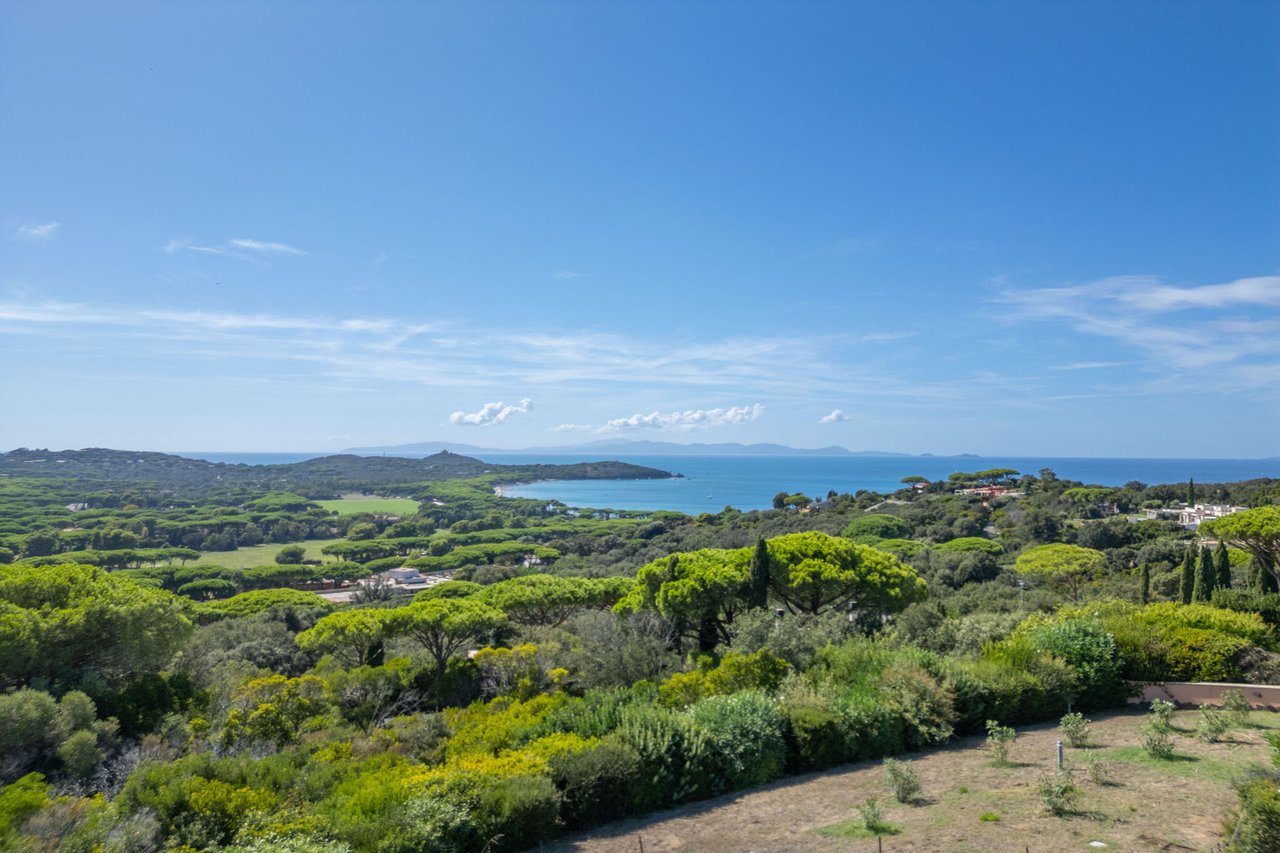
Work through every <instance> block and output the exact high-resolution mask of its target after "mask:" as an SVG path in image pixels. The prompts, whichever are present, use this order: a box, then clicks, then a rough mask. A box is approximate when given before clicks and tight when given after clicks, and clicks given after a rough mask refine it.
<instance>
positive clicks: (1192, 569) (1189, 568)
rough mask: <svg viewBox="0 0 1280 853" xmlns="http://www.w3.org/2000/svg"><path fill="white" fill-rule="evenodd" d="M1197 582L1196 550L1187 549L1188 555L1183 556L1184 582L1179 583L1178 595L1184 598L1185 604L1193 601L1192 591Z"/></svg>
mask: <svg viewBox="0 0 1280 853" xmlns="http://www.w3.org/2000/svg"><path fill="white" fill-rule="evenodd" d="M1195 584H1196V552H1195V551H1194V550H1192V549H1191V548H1188V549H1187V555H1186V556H1185V557H1183V558H1182V583H1181V584H1179V588H1178V597H1179V598H1181V599H1182V603H1183V604H1190V603H1191V593H1192V591H1193V590H1194V588H1195Z"/></svg>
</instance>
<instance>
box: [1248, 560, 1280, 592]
mask: <svg viewBox="0 0 1280 853" xmlns="http://www.w3.org/2000/svg"><path fill="white" fill-rule="evenodd" d="M1250 565H1251V566H1252V567H1253V572H1254V575H1253V584H1254V586H1255V587H1257V589H1258V592H1280V586H1278V585H1277V584H1276V576H1275V575H1273V574H1271V570H1270V569H1269V568H1268V567H1267V565H1266V563H1264V562H1262V561H1261V560H1259V559H1258V558H1257V557H1256V556H1255V557H1254V558H1253V562H1252V563H1251V564H1250Z"/></svg>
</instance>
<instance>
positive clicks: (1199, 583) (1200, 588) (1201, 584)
mask: <svg viewBox="0 0 1280 853" xmlns="http://www.w3.org/2000/svg"><path fill="white" fill-rule="evenodd" d="M1217 585H1218V576H1217V574H1216V573H1215V572H1214V570H1213V555H1212V554H1210V553H1209V549H1208V548H1202V549H1201V550H1200V559H1199V561H1198V562H1197V565H1196V578H1195V584H1194V586H1193V587H1192V589H1191V600H1192V601H1195V602H1202V601H1208V600H1209V599H1210V598H1211V597H1212V596H1213V589H1214V587H1216V586H1217Z"/></svg>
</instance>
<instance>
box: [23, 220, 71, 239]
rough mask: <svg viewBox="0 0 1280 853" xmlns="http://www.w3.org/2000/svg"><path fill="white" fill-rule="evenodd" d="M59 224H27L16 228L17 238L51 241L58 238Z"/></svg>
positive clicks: (60, 224)
mask: <svg viewBox="0 0 1280 853" xmlns="http://www.w3.org/2000/svg"><path fill="white" fill-rule="evenodd" d="M61 227H62V223H61V222H40V223H35V222H32V223H28V224H27V225H21V226H19V227H18V236H19V237H22V238H23V239H25V240H52V239H53V238H54V237H56V236H58V229H59V228H61Z"/></svg>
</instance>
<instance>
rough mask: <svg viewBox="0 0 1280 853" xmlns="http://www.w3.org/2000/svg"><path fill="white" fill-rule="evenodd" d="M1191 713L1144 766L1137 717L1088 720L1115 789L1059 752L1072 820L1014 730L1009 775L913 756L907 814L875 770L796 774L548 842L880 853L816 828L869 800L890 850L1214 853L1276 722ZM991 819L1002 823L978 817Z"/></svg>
mask: <svg viewBox="0 0 1280 853" xmlns="http://www.w3.org/2000/svg"><path fill="white" fill-rule="evenodd" d="M1196 717H1197V713H1196V712H1194V711H1180V712H1179V713H1178V714H1177V716H1176V717H1175V718H1174V726H1175V727H1176V728H1177V729H1179V731H1178V732H1176V733H1175V736H1174V741H1175V743H1174V748H1175V752H1176V757H1175V758H1174V759H1173V760H1170V761H1163V762H1162V761H1157V760H1154V759H1151V758H1149V757H1148V756H1147V755H1146V753H1145V752H1143V750H1142V749H1141V746H1140V744H1141V736H1140V728H1141V726H1142V723H1143V721H1144V714H1143V713H1142V712H1140V711H1129V712H1117V713H1111V714H1106V715H1102V714H1098V715H1093V720H1094V723H1093V727H1092V728H1093V734H1092V741H1093V747H1094V753H1095V755H1096V756H1098V757H1100V758H1101V759H1103V760H1105V761H1106V763H1107V767H1108V770H1109V775H1110V777H1111V778H1110V783H1109V784H1106V785H1097V784H1094V783H1093V782H1091V781H1090V780H1089V778H1088V774H1087V773H1086V771H1085V766H1084V761H1083V755H1082V751H1081V750H1075V749H1070V748H1068V749H1067V763H1068V766H1069V767H1073V769H1074V770H1075V781H1076V785H1077V786H1078V787H1079V788H1080V789H1081V790H1082V792H1083V793H1082V796H1081V797H1080V800H1079V803H1078V804H1077V808H1076V810H1075V811H1074V812H1073V813H1072V814H1070V815H1067V816H1066V817H1054V816H1052V815H1051V814H1049V813H1048V812H1047V811H1045V809H1044V806H1043V804H1042V802H1041V800H1040V797H1039V796H1038V794H1037V791H1036V780H1037V777H1038V776H1039V775H1040V774H1041V773H1042V772H1043V771H1046V770H1051V769H1052V768H1053V766H1054V763H1055V752H1056V742H1057V740H1058V739H1059V738H1060V737H1061V735H1060V734H1059V732H1058V729H1057V727H1056V726H1054V725H1042V726H1035V727H1028V728H1024V729H1020V730H1019V732H1018V739H1017V741H1016V742H1015V743H1014V745H1013V748H1012V749H1011V750H1010V760H1011V762H1012V763H1013V764H1014V765H1015V766H1012V767H996V766H992V765H991V763H990V760H989V756H988V754H987V753H986V751H985V749H984V745H985V744H984V739H983V738H980V737H974V738H967V739H963V740H960V741H957V742H955V743H954V744H951V745H949V746H948V747H946V748H943V749H939V750H936V751H933V752H928V753H920V754H918V755H914V756H907V757H908V758H910V759H911V760H912V763H913V766H914V768H915V770H916V772H917V773H919V775H920V778H921V781H922V783H923V787H922V791H921V795H920V799H919V800H918V801H917V802H916V803H915V804H913V805H899V804H898V803H897V802H895V801H894V799H893V795H892V792H891V790H890V789H889V787H888V786H887V785H886V783H885V781H884V771H883V770H882V769H881V767H880V766H879V764H878V763H872V762H864V763H860V764H853V765H848V766H847V767H844V768H839V769H836V770H831V771H826V772H823V773H813V774H809V775H806V776H794V777H790V778H788V779H786V780H783V781H781V782H778V783H775V784H773V785H770V786H767V787H764V788H757V789H754V790H751V791H746V792H739V793H736V794H731V795H727V796H724V797H720V798H718V799H714V800H706V801H703V802H700V803H693V804H691V805H688V806H684V807H682V808H679V809H673V810H671V811H667V812H662V813H659V814H655V815H650V816H649V817H647V818H638V819H635V820H629V821H623V822H619V823H613V824H609V825H607V826H604V827H598V828H597V829H595V830H593V831H590V832H588V833H583V834H581V835H577V836H571V837H569V838H566V839H562V840H560V841H558V842H555V843H552V844H547V845H544V847H543V848H542V849H543V851H545V853H570V851H572V853H640V852H641V851H643V853H672V851H681V853H748V851H752V853H784V851H810V850H812V851H837V850H838V851H844V852H845V853H851V852H852V851H868V853H870V851H878V850H879V849H880V848H879V847H878V846H877V839H875V838H869V839H868V838H863V839H848V838H831V837H825V836H822V835H819V834H818V833H817V830H819V829H821V828H823V827H828V826H831V825H833V824H837V823H840V822H842V821H846V820H848V819H850V818H854V817H856V816H857V806H858V805H860V804H861V803H863V802H864V801H865V800H866V799H867V798H868V797H877V798H878V799H879V801H880V803H881V805H882V807H883V809H884V818H885V820H887V821H888V822H890V823H893V824H897V825H898V826H900V827H901V829H902V831H901V833H900V834H898V835H892V836H885V837H884V838H883V839H882V840H883V844H884V847H883V849H884V850H886V851H905V850H910V851H922V853H934V852H935V851H936V853H959V852H960V851H981V853H987V851H1010V853H1026V851H1031V852H1032V853H1051V851H1082V850H1124V851H1157V850H1160V851H1188V850H1190V851H1210V850H1213V849H1214V848H1215V845H1218V844H1220V843H1221V842H1223V840H1224V839H1223V835H1222V821H1223V817H1224V815H1225V814H1226V812H1227V810H1228V809H1230V808H1232V807H1234V805H1235V794H1234V793H1233V792H1232V790H1231V786H1230V780H1231V779H1232V778H1233V777H1234V776H1235V775H1236V774H1237V773H1238V772H1239V771H1241V770H1243V769H1244V768H1245V767H1247V766H1248V765H1250V764H1264V763H1266V762H1267V761H1268V749H1267V745H1266V743H1265V741H1264V740H1263V739H1262V734H1263V733H1264V732H1265V731H1266V730H1267V729H1280V714H1274V713H1263V712H1254V713H1253V715H1252V718H1253V722H1252V725H1251V727H1250V728H1247V729H1242V730H1236V731H1233V732H1232V733H1231V734H1230V735H1229V737H1230V738H1232V740H1231V741H1229V742H1225V743H1215V744H1207V743H1202V742H1201V741H1199V740H1197V739H1196V738H1195V737H1194V734H1193V729H1194V726H1195V720H1196ZM984 813H990V814H994V815H998V816H999V820H996V821H992V820H990V819H988V820H986V821H983V820H979V816H980V815H983V814H984Z"/></svg>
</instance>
